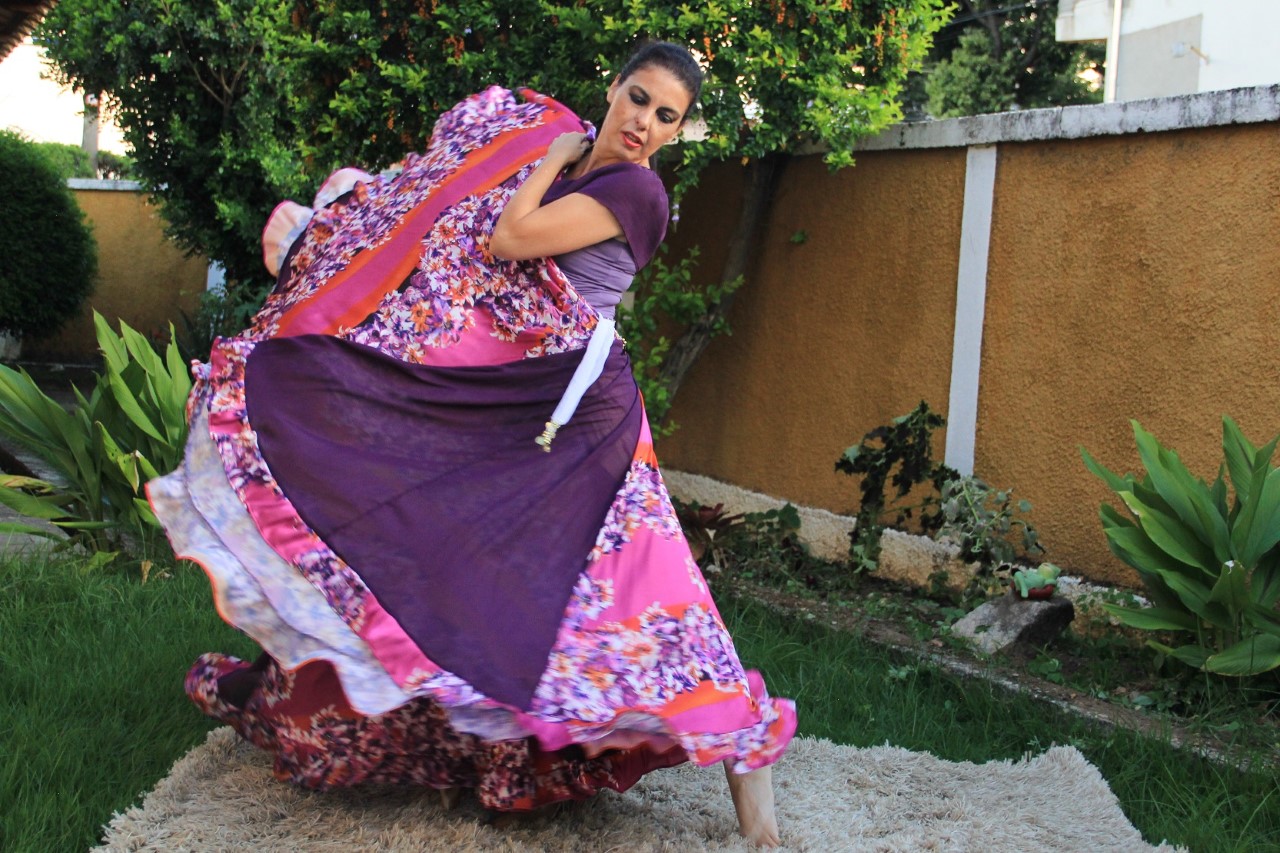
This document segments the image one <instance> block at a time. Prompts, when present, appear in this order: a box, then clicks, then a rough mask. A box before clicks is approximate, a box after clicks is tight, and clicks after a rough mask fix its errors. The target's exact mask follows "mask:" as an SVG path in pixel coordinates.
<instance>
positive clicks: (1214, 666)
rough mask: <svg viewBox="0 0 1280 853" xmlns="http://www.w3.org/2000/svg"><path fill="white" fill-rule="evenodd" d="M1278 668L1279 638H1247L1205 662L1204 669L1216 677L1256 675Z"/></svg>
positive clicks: (1279, 664)
mask: <svg viewBox="0 0 1280 853" xmlns="http://www.w3.org/2000/svg"><path fill="white" fill-rule="evenodd" d="M1276 667H1280V636H1276V635H1269V634H1262V635H1258V636H1254V637H1247V638H1245V639H1243V640H1241V641H1240V642H1238V643H1236V644H1235V645H1234V646H1231V647H1230V648H1227V649H1224V650H1223V651H1221V652H1219V653H1218V654H1216V655H1213V656H1211V657H1210V658H1209V659H1208V660H1207V661H1205V664H1204V668H1205V669H1207V670H1208V671H1209V672H1214V673H1217V674H1218V675H1237V676H1244V675H1257V674H1258V673H1260V672H1270V671H1271V670H1273V669H1275V668H1276Z"/></svg>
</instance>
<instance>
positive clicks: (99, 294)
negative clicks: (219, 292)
mask: <svg viewBox="0 0 1280 853" xmlns="http://www.w3.org/2000/svg"><path fill="white" fill-rule="evenodd" d="M75 196H76V202H77V203H78V204H79V205H80V208H81V209H82V210H83V211H84V212H85V215H86V217H87V218H88V220H89V222H90V223H91V224H92V226H93V236H94V240H95V241H96V242H97V244H98V281H97V286H96V288H95V289H94V292H93V294H92V295H91V296H90V297H89V304H88V306H86V307H85V308H84V309H83V311H82V313H81V315H80V316H78V317H76V318H73V319H72V320H69V321H68V322H67V324H66V325H65V326H63V328H62V330H61V331H59V332H58V334H56V335H54V336H52V337H51V338H48V339H45V340H42V341H25V342H24V343H23V357H24V358H29V359H33V360H45V359H57V360H67V361H80V362H89V361H93V360H95V359H96V358H97V343H96V338H95V336H94V331H93V314H92V309H97V310H98V312H99V313H101V314H102V315H103V316H105V317H107V318H108V319H110V320H111V321H112V323H113V325H114V324H115V323H116V321H117V319H123V320H125V321H126V322H127V323H128V324H129V325H131V326H133V327H134V328H135V329H137V330H139V331H141V332H143V333H148V334H149V333H151V332H164V333H166V334H167V330H168V324H169V323H170V322H173V323H174V324H175V325H177V326H179V327H180V325H181V313H180V312H181V311H183V310H185V311H186V312H187V313H191V312H192V311H193V310H194V309H195V307H196V305H197V304H198V302H199V296H200V293H202V292H203V291H204V288H205V277H206V269H207V267H208V263H207V262H206V261H205V260H204V259H203V258H199V257H188V256H186V255H185V254H184V253H183V252H182V251H181V250H180V249H178V248H177V247H176V246H175V245H174V244H173V243H172V242H170V241H169V240H167V239H166V238H165V236H164V222H163V220H161V218H160V215H159V213H158V212H157V210H156V209H155V207H153V206H152V205H151V204H149V203H148V202H147V200H146V196H145V195H144V194H142V193H141V192H132V191H127V190H97V189H94V190H82V189H78V190H75Z"/></svg>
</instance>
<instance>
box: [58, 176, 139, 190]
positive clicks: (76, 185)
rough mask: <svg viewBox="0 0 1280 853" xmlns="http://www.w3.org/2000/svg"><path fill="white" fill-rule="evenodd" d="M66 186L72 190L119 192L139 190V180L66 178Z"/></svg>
mask: <svg viewBox="0 0 1280 853" xmlns="http://www.w3.org/2000/svg"><path fill="white" fill-rule="evenodd" d="M67 186H68V187H70V188H71V189H73V190H116V191H121V192H134V193H136V192H139V191H141V190H142V182H141V181H106V180H99V179H98V178H67Z"/></svg>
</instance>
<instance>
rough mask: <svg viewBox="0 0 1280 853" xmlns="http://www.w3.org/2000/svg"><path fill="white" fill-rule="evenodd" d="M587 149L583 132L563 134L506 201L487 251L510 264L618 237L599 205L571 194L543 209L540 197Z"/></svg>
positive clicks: (618, 228) (617, 226) (611, 219)
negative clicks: (510, 262)
mask: <svg viewBox="0 0 1280 853" xmlns="http://www.w3.org/2000/svg"><path fill="white" fill-rule="evenodd" d="M590 150H591V137H590V136H589V135H588V134H585V133H562V134H560V135H559V136H557V137H556V138H555V139H554V140H552V142H551V145H550V146H548V148H547V156H546V157H544V158H543V159H542V162H541V163H540V164H538V167H537V168H536V169H534V170H533V173H532V174H531V175H529V177H528V178H526V179H525V182H524V184H522V185H521V187H520V189H518V190H516V192H515V194H514V195H512V196H511V199H510V200H509V201H508V202H507V206H506V207H505V208H504V209H503V211H502V215H501V216H499V217H498V222H497V224H496V225H495V226H494V228H493V234H492V235H490V237H489V251H490V252H491V253H492V254H493V255H494V257H497V258H502V259H504V260H508V261H525V260H529V259H531V258H545V257H548V256H552V255H560V254H564V253H565V252H572V251H573V250H574V249H581V248H583V247H585V246H591V245H594V244H596V243H601V242H604V241H605V240H609V239H611V238H614V237H621V236H622V225H620V224H619V223H618V220H617V218H616V217H615V216H614V215H613V213H612V212H611V211H610V210H609V208H607V207H605V206H604V205H603V204H601V203H600V202H598V201H596V200H595V199H594V198H591V197H590V196H586V195H583V194H582V193H569V194H568V195H566V196H564V197H563V198H559V199H556V200H555V201H553V202H551V203H550V204H548V205H546V206H545V207H544V206H543V205H542V197H543V196H544V195H546V192H547V189H548V188H549V187H550V186H551V183H552V182H553V181H554V180H555V179H556V176H558V175H559V174H560V173H561V172H563V171H564V170H565V167H567V166H570V165H572V164H574V163H577V162H578V161H579V160H581V159H582V158H583V157H584V156H585V155H586V153H587V152H588V151H590Z"/></svg>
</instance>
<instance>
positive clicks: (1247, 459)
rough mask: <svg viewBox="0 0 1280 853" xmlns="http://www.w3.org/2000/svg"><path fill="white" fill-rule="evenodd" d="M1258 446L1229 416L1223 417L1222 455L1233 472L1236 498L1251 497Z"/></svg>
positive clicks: (1246, 498) (1241, 499)
mask: <svg viewBox="0 0 1280 853" xmlns="http://www.w3.org/2000/svg"><path fill="white" fill-rule="evenodd" d="M1256 453H1257V448H1255V447H1254V446H1253V443H1252V442H1250V441H1249V439H1247V438H1245V436H1244V433H1242V432H1241V431H1240V427H1239V426H1237V425H1236V422H1235V421H1234V420H1232V419H1231V418H1229V417H1224V418H1223V419H1222V455H1223V457H1224V458H1225V460H1226V465H1227V470H1228V471H1229V472H1230V474H1231V485H1232V486H1234V487H1235V490H1236V500H1238V501H1246V500H1248V499H1249V486H1250V484H1251V482H1252V481H1253V457H1254V455H1255V454H1256Z"/></svg>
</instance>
